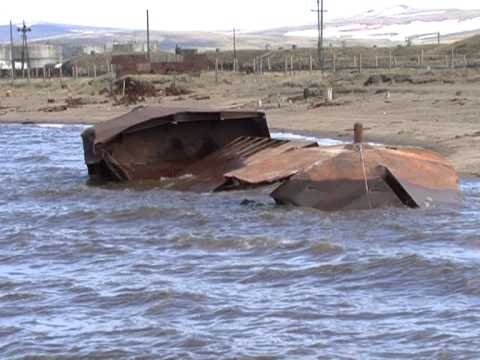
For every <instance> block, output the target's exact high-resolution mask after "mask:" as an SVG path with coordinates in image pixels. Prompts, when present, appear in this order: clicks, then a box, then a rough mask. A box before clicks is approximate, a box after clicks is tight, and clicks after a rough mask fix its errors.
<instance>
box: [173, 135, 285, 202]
mask: <svg viewBox="0 0 480 360" xmlns="http://www.w3.org/2000/svg"><path fill="white" fill-rule="evenodd" d="M287 143H288V141H285V140H273V139H269V138H252V137H240V138H237V139H235V140H234V141H233V142H231V143H230V144H228V145H227V146H225V147H224V148H222V149H220V150H219V151H217V152H215V153H213V154H211V155H209V156H207V157H205V158H204V159H202V160H200V161H197V162H196V163H194V164H193V165H192V166H190V167H188V168H187V169H185V170H184V172H183V173H182V174H180V176H179V177H178V178H177V179H174V180H172V181H171V182H167V183H166V185H165V187H167V188H170V189H174V190H181V191H195V192H211V191H215V190H218V189H219V188H221V187H222V186H223V185H225V183H226V180H227V179H226V178H225V173H228V172H230V171H232V170H235V169H239V168H241V167H243V166H245V163H246V162H247V161H248V158H249V157H251V156H253V155H255V154H257V153H259V152H262V151H266V150H268V149H274V148H277V147H280V146H282V145H285V144H287Z"/></svg>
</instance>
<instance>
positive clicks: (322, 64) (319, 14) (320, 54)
mask: <svg viewBox="0 0 480 360" xmlns="http://www.w3.org/2000/svg"><path fill="white" fill-rule="evenodd" d="M312 11H313V12H316V13H317V20H318V21H317V26H318V44H317V52H318V54H317V57H318V62H319V64H320V69H321V70H322V71H323V70H324V68H325V57H324V55H323V28H324V26H323V14H324V13H326V12H327V11H326V10H324V7H323V0H317V9H316V10H312Z"/></svg>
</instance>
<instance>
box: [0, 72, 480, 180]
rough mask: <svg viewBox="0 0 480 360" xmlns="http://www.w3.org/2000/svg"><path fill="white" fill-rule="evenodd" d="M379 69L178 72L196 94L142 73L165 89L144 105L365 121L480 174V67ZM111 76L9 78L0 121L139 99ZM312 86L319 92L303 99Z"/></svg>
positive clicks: (110, 112) (393, 140)
mask: <svg viewBox="0 0 480 360" xmlns="http://www.w3.org/2000/svg"><path fill="white" fill-rule="evenodd" d="M372 74H373V73H372V72H370V73H369V72H365V73H362V74H358V73H351V72H343V73H338V74H336V75H335V76H332V75H322V74H320V73H313V74H309V73H308V72H305V73H301V74H300V73H297V74H295V75H291V74H289V75H288V76H286V75H284V74H283V73H276V74H266V75H264V76H259V75H243V74H230V73H222V74H220V75H219V82H218V84H216V83H215V77H214V74H212V73H208V74H202V75H201V76H197V77H194V76H186V75H179V76H177V77H176V84H177V86H178V87H183V88H186V89H188V90H191V91H193V93H192V94H188V95H182V96H176V97H165V96H163V95H162V93H163V91H164V89H165V88H166V87H167V86H169V85H171V84H172V81H173V76H142V77H141V78H142V79H144V80H148V81H152V82H153V83H154V84H155V86H156V87H157V89H158V90H159V95H158V96H156V97H153V98H148V99H147V101H146V102H145V103H142V104H164V105H168V106H194V107H221V108H232V109H237V108H238V109H244V108H254V109H261V110H264V111H266V113H267V119H268V122H269V124H270V127H271V128H274V129H283V130H289V131H292V132H297V133H305V134H317V135H320V136H328V137H334V138H342V139H349V138H351V136H352V131H351V129H352V127H353V124H354V123H355V122H362V123H363V124H364V125H365V127H367V128H368V130H367V132H366V137H367V140H370V141H374V142H383V143H389V144H397V145H416V146H423V147H428V148H431V149H434V150H436V151H438V152H440V153H441V154H443V155H445V156H446V157H447V158H448V159H449V160H451V162H452V163H453V165H454V166H455V167H456V168H457V170H458V171H459V172H460V173H462V174H468V175H476V176H480V151H479V150H480V71H474V70H457V71H438V72H435V73H431V72H427V71H423V72H422V71H415V72H412V71H410V72H402V74H407V75H408V76H410V77H411V78H412V79H414V80H420V82H426V83H424V84H410V83H393V84H391V83H383V84H378V85H374V86H369V87H366V86H364V85H363V83H364V82H365V80H366V79H367V78H368V77H369V75H372ZM423 80H426V81H423ZM109 83H110V80H109V79H108V78H97V79H79V80H65V81H64V83H63V87H62V86H61V84H60V82H59V81H58V80H52V81H47V82H43V81H42V80H34V81H32V83H30V84H27V83H26V82H23V81H17V82H16V83H15V84H14V85H12V84H10V82H8V81H6V80H2V81H0V122H4V123H5V122H48V123H91V124H94V123H98V122H101V121H104V120H107V119H110V118H113V117H116V116H118V115H121V114H123V113H125V112H126V111H129V110H130V109H131V108H133V107H134V106H136V105H130V106H125V105H120V106H115V105H114V101H113V99H111V98H109V97H108V96H107V95H99V92H100V90H102V89H104V88H108V86H109ZM329 86H331V87H333V88H334V94H335V100H334V106H324V99H323V97H322V93H323V91H324V89H325V88H326V87H329ZM305 88H310V89H312V91H313V92H314V93H315V94H316V95H317V96H315V97H312V98H308V99H306V100H304V99H303V91H304V89H305ZM387 90H388V91H390V97H389V98H387V96H386V93H385V91H387ZM7 93H8V94H7ZM7 95H8V96H7ZM68 97H73V98H78V97H81V98H82V99H83V100H84V102H86V103H87V104H86V105H81V106H79V107H75V108H68V109H67V110H65V111H59V112H46V111H45V108H49V107H50V108H51V107H55V106H59V105H64V104H65V103H66V99H67V98H68ZM47 99H54V100H55V102H54V103H48V101H47ZM315 104H318V105H319V106H318V107H317V106H313V105H315ZM138 105H140V104H138ZM41 109H43V110H41Z"/></svg>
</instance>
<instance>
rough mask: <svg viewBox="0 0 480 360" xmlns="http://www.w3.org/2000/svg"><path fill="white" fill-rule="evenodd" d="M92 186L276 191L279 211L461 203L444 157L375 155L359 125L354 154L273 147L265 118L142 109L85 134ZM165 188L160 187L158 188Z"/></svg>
mask: <svg viewBox="0 0 480 360" xmlns="http://www.w3.org/2000/svg"><path fill="white" fill-rule="evenodd" d="M82 137H83V143H84V150H85V162H86V164H87V166H88V170H89V174H90V176H91V177H97V178H98V177H99V178H101V179H104V180H109V181H111V180H113V181H137V180H158V181H159V185H160V186H162V187H164V188H167V189H172V190H177V191H195V192H216V191H227V190H235V189H245V188H254V187H259V186H265V185H272V184H278V186H277V188H276V189H275V190H274V191H273V193H272V194H271V196H272V197H273V199H274V200H275V201H276V202H277V203H278V204H290V205H296V206H306V207H313V208H317V209H321V210H325V211H336V210H347V209H371V208H378V207H385V206H408V207H411V208H418V207H425V206H429V205H431V204H435V203H442V204H456V203H458V202H459V201H460V199H461V197H460V190H459V186H458V183H459V178H458V175H457V173H456V172H455V170H454V169H453V167H452V166H451V165H450V164H449V163H448V162H447V161H446V160H445V159H444V158H443V157H441V156H440V155H438V154H436V153H434V152H432V151H429V150H424V149H419V148H404V147H398V148H397V147H391V146H380V145H369V144H365V143H364V142H363V128H362V126H361V124H356V126H355V141H354V143H353V144H348V145H335V146H319V145H318V143H316V142H313V141H310V142H308V141H287V140H278V139H272V138H271V137H270V133H269V129H268V126H267V121H266V117H265V114H264V113H263V112H256V111H251V112H249V111H214V110H204V109H203V110H198V109H185V108H165V107H139V108H137V109H135V110H133V111H131V112H130V113H128V114H126V115H124V116H121V117H119V118H116V119H113V120H110V121H107V122H105V123H101V124H99V125H96V126H95V127H93V128H90V129H87V130H85V132H84V133H83V134H82ZM160 180H161V181H160Z"/></svg>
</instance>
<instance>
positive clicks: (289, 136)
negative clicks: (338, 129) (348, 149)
mask: <svg viewBox="0 0 480 360" xmlns="http://www.w3.org/2000/svg"><path fill="white" fill-rule="evenodd" d="M271 136H272V138H274V139H279V140H297V141H298V140H300V141H315V142H317V143H318V144H319V145H325V146H328V145H340V144H345V142H343V141H340V140H335V139H329V138H319V137H315V136H306V135H299V134H293V133H288V132H273V133H271Z"/></svg>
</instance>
